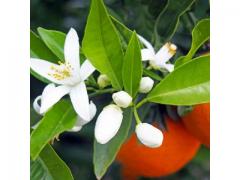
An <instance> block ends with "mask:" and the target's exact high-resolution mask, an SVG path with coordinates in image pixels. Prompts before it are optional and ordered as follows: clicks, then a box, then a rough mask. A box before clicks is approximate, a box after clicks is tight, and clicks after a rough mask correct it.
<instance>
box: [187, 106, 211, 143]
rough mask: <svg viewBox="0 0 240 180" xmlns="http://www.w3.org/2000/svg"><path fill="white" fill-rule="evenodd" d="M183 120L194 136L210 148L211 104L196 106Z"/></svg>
mask: <svg viewBox="0 0 240 180" xmlns="http://www.w3.org/2000/svg"><path fill="white" fill-rule="evenodd" d="M182 120H183V123H184V125H185V127H186V129H187V130H188V131H189V132H190V133H191V134H192V135H194V136H195V137H196V138H198V139H199V141H200V142H201V143H203V144H204V145H206V146H207V147H210V103H207V104H199V105H196V106H194V107H193V110H192V111H191V112H190V113H188V114H186V115H185V116H183V117H182Z"/></svg>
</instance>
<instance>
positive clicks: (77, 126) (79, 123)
mask: <svg viewBox="0 0 240 180" xmlns="http://www.w3.org/2000/svg"><path fill="white" fill-rule="evenodd" d="M89 108H90V121H91V120H92V119H93V118H94V116H95V115H96V112H97V108H96V105H95V104H94V103H93V102H92V101H91V102H90V104H89ZM90 121H85V120H84V119H82V118H81V117H79V116H78V119H77V122H76V124H75V126H74V127H73V128H72V129H71V130H69V131H70V132H78V131H80V130H81V129H82V126H83V125H85V124H87V123H89V122H90Z"/></svg>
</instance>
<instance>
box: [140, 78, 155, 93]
mask: <svg viewBox="0 0 240 180" xmlns="http://www.w3.org/2000/svg"><path fill="white" fill-rule="evenodd" d="M153 84H154V81H153V80H152V79H151V78H150V77H143V78H142V79H141V81H140V86H139V92H141V93H148V92H149V91H151V89H152V87H153Z"/></svg>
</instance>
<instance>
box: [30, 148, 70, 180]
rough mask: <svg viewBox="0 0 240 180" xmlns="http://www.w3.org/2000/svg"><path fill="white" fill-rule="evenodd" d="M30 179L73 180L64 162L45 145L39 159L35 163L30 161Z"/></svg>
mask: <svg viewBox="0 0 240 180" xmlns="http://www.w3.org/2000/svg"><path fill="white" fill-rule="evenodd" d="M30 179H31V180H39V179H42V180H73V176H72V174H71V171H70V169H69V168H68V167H67V165H66V164H65V163H64V161H63V160H61V159H60V157H59V156H58V155H57V153H56V152H55V151H54V149H53V148H52V147H51V146H50V145H49V144H47V145H46V146H45V147H44V149H43V150H42V152H41V153H40V155H39V157H38V158H37V159H36V160H35V161H31V170H30Z"/></svg>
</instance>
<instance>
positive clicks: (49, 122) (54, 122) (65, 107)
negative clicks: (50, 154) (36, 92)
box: [30, 100, 77, 159]
mask: <svg viewBox="0 0 240 180" xmlns="http://www.w3.org/2000/svg"><path fill="white" fill-rule="evenodd" d="M76 118H77V115H76V113H75V111H74V109H73V107H72V105H71V103H70V102H69V101H66V100H61V101H59V102H58V103H57V104H55V105H54V106H53V107H52V108H51V109H50V110H49V111H48V112H47V113H46V114H45V116H44V117H43V118H42V119H41V121H40V123H39V125H38V126H37V128H36V129H34V130H33V132H32V134H31V141H30V144H31V151H30V153H31V157H32V159H36V158H37V156H38V155H39V153H40V152H41V150H42V149H43V148H44V146H45V145H46V144H47V143H48V142H49V141H50V140H51V139H53V138H54V137H55V136H56V135H58V134H60V133H62V132H63V131H65V130H68V129H71V128H72V127H73V126H74V124H75V122H76Z"/></svg>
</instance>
